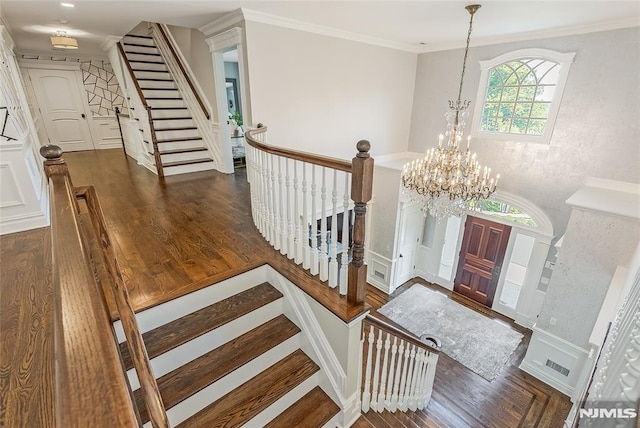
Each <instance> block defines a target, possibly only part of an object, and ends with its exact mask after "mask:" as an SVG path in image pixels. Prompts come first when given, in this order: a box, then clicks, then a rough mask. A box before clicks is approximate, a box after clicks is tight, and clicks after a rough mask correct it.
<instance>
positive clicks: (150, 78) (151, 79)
mask: <svg viewBox="0 0 640 428" xmlns="http://www.w3.org/2000/svg"><path fill="white" fill-rule="evenodd" d="M136 80H148V81H150V82H173V79H155V78H153V77H137V78H136ZM127 98H128V97H127Z"/></svg>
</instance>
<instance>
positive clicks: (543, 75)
mask: <svg viewBox="0 0 640 428" xmlns="http://www.w3.org/2000/svg"><path fill="white" fill-rule="evenodd" d="M559 76H560V64H559V63H557V62H553V61H547V60H543V59H539V58H526V59H519V60H514V61H509V62H505V63H503V64H500V65H497V66H495V67H493V68H491V69H490V70H489V81H488V83H487V91H486V94H485V102H484V107H483V109H482V117H481V119H480V130H481V131H488V132H500V133H507V134H525V135H532V136H540V135H543V134H544V131H545V126H546V123H547V118H548V117H549V109H550V106H551V101H552V100H553V94H554V91H555V87H556V83H557V81H558V77H559Z"/></svg>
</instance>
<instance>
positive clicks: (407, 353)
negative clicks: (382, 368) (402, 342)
mask: <svg viewBox="0 0 640 428" xmlns="http://www.w3.org/2000/svg"><path fill="white" fill-rule="evenodd" d="M406 345H407V346H406V348H405V350H404V364H403V366H402V377H401V378H400V389H399V391H398V407H397V408H398V409H400V410H403V409H404V410H406V408H405V401H406V398H407V397H405V391H406V385H407V376H408V375H409V364H410V363H411V345H410V344H409V343H407V344H406Z"/></svg>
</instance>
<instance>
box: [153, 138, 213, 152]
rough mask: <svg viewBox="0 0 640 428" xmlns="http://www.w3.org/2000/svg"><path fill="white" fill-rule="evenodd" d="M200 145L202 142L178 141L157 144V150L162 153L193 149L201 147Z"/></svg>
mask: <svg viewBox="0 0 640 428" xmlns="http://www.w3.org/2000/svg"><path fill="white" fill-rule="evenodd" d="M202 144H203V143H202V140H193V141H178V142H175V143H158V148H159V150H160V151H161V152H164V151H167V150H177V149H194V148H196V147H202Z"/></svg>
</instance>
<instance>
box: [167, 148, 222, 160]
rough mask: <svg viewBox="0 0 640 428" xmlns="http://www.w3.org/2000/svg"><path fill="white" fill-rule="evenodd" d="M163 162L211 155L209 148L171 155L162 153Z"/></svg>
mask: <svg viewBox="0 0 640 428" xmlns="http://www.w3.org/2000/svg"><path fill="white" fill-rule="evenodd" d="M161 157H162V163H168V162H177V161H187V160H194V159H201V158H207V157H211V156H210V155H209V152H208V151H207V150H199V151H197V152H186V153H173V154H169V155H161Z"/></svg>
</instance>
